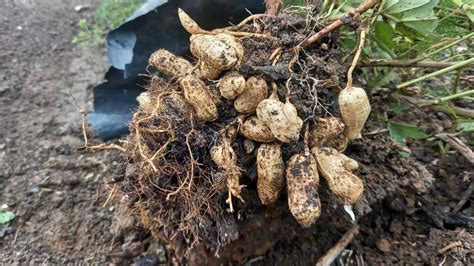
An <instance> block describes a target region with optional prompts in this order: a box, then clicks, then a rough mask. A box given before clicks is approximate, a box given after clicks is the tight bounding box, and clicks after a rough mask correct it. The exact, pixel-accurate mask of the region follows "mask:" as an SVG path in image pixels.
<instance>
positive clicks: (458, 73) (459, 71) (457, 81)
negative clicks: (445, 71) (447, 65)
mask: <svg viewBox="0 0 474 266" xmlns="http://www.w3.org/2000/svg"><path fill="white" fill-rule="evenodd" d="M461 72H462V68H460V69H458V71H457V73H456V79H455V80H454V90H453V92H454V93H458V88H459V80H460V79H461Z"/></svg>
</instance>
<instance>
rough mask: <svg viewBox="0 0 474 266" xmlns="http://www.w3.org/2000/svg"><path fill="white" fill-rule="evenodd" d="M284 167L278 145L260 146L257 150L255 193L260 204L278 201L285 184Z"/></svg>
mask: <svg viewBox="0 0 474 266" xmlns="http://www.w3.org/2000/svg"><path fill="white" fill-rule="evenodd" d="M284 173H285V172H284V165H283V159H282V157H281V148H280V145H279V144H266V143H264V144H262V145H260V147H259V148H258V150H257V175H258V180H257V191H258V196H259V198H260V200H261V201H262V204H264V205H268V204H271V203H274V202H276V201H277V200H278V197H279V196H280V192H281V189H282V188H283V186H284V184H285V176H284Z"/></svg>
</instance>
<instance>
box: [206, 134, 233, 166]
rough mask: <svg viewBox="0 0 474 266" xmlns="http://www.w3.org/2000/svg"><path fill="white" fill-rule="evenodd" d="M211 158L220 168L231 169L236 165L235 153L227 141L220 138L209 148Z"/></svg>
mask: <svg viewBox="0 0 474 266" xmlns="http://www.w3.org/2000/svg"><path fill="white" fill-rule="evenodd" d="M210 154H211V159H212V160H213V161H214V162H215V163H216V164H217V165H218V166H219V167H221V168H222V169H224V170H232V169H234V168H235V167H236V165H237V155H236V154H235V151H234V149H233V148H232V146H231V145H230V143H229V141H227V140H226V139H222V141H220V143H219V144H217V145H215V146H213V147H212V148H211V150H210Z"/></svg>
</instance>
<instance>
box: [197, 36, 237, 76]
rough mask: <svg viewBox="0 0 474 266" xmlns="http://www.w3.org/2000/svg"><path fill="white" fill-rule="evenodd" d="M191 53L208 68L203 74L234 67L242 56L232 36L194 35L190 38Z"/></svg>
mask: <svg viewBox="0 0 474 266" xmlns="http://www.w3.org/2000/svg"><path fill="white" fill-rule="evenodd" d="M190 41H191V44H190V50H191V53H192V54H193V55H194V56H195V57H197V58H198V59H199V61H201V62H203V63H202V64H205V65H206V67H207V68H208V69H207V70H206V71H205V72H210V73H214V74H215V73H217V72H219V73H220V71H222V70H227V69H231V68H232V67H234V66H236V65H237V64H238V63H239V62H240V60H241V59H242V58H241V57H242V56H243V54H244V48H243V46H242V44H240V42H239V41H238V40H237V39H235V37H233V36H232V35H229V34H226V33H219V34H216V35H209V34H196V35H192V36H191V38H190Z"/></svg>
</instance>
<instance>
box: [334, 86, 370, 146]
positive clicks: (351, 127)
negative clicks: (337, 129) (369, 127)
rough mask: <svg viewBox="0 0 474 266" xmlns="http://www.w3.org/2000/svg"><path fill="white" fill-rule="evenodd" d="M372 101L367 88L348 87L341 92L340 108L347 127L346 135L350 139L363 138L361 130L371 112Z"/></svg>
mask: <svg viewBox="0 0 474 266" xmlns="http://www.w3.org/2000/svg"><path fill="white" fill-rule="evenodd" d="M370 109H371V108H370V103H369V98H368V97H367V94H366V93H365V90H364V89H362V88H358V87H348V88H345V89H343V90H342V91H341V93H340V94H339V110H340V111H341V116H342V120H344V124H345V125H346V128H345V130H344V135H346V137H347V138H348V139H349V140H354V139H357V138H361V137H362V136H361V134H360V132H361V131H362V129H363V128H364V125H365V121H367V118H368V117H369V114H370Z"/></svg>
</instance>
